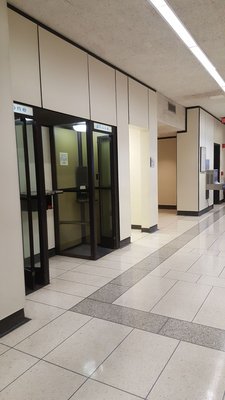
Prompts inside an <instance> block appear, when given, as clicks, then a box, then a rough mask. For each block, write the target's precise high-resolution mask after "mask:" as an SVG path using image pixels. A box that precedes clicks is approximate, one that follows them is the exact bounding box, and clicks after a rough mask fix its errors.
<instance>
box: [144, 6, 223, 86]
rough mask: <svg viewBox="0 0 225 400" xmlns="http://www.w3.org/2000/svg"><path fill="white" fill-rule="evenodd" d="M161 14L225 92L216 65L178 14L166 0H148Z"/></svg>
mask: <svg viewBox="0 0 225 400" xmlns="http://www.w3.org/2000/svg"><path fill="white" fill-rule="evenodd" d="M147 1H148V2H149V3H150V4H151V5H153V6H154V7H155V9H156V10H157V11H158V12H159V14H160V15H161V16H162V17H163V18H164V19H165V20H166V22H167V23H168V24H169V25H170V26H171V28H172V29H173V30H174V31H175V32H176V34H177V35H178V36H179V37H180V39H181V40H182V41H183V42H184V43H185V44H186V46H187V47H188V48H189V50H190V51H191V52H192V54H194V56H195V57H196V58H197V59H198V61H199V62H200V63H201V64H202V65H203V67H204V68H205V69H206V70H207V71H208V73H209V74H210V75H211V77H212V78H213V79H214V80H215V81H216V82H217V83H218V85H219V86H220V87H221V89H222V90H223V91H224V92H225V81H224V80H223V78H222V77H221V76H220V74H219V73H218V72H217V70H216V68H215V67H214V65H213V64H212V63H211V61H210V60H209V59H208V57H207V56H206V55H205V53H204V52H203V51H202V50H201V48H200V47H199V46H198V44H197V42H196V41H195V40H194V39H193V37H192V36H191V34H190V32H189V31H188V30H187V29H186V28H185V26H184V24H183V23H182V22H181V21H180V19H179V18H178V17H177V16H176V14H175V13H174V11H173V10H172V8H171V7H169V6H168V4H167V3H166V1H165V0H147Z"/></svg>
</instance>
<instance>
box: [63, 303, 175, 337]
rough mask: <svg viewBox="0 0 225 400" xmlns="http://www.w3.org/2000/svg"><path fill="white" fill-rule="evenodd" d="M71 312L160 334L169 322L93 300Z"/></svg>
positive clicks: (160, 317) (74, 308)
mask: <svg viewBox="0 0 225 400" xmlns="http://www.w3.org/2000/svg"><path fill="white" fill-rule="evenodd" d="M70 311H73V312H77V313H80V314H85V315H89V316H91V317H95V318H101V319H104V320H107V321H111V322H116V323H117V324H122V325H126V326H130V327H132V328H137V329H142V330H145V331H148V332H152V333H158V332H159V331H160V329H161V328H162V327H163V325H165V323H166V321H167V320H168V318H167V317H164V316H161V315H157V314H153V313H152V314H150V313H148V312H145V311H140V310H134V309H132V308H128V307H122V306H118V305H116V304H107V303H101V302H99V301H95V300H91V299H85V300H83V301H82V302H80V303H79V304H77V305H75V306H74V307H72V308H71V310H70Z"/></svg>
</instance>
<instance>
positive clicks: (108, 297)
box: [88, 283, 127, 303]
mask: <svg viewBox="0 0 225 400" xmlns="http://www.w3.org/2000/svg"><path fill="white" fill-rule="evenodd" d="M126 291H127V287H126V286H119V285H113V284H111V283H108V284H107V285H105V286H103V287H102V288H100V289H99V290H97V291H96V292H94V293H93V294H91V295H90V296H89V297H88V298H89V299H93V300H98V301H103V302H105V303H113V302H114V301H115V300H116V299H118V297H120V296H121V295H122V294H123V293H124V292H126Z"/></svg>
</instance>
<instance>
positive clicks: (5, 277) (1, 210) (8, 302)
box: [0, 0, 26, 328]
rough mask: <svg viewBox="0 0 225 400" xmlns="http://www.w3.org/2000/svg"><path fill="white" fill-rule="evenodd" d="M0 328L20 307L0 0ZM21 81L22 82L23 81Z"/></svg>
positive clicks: (0, 0)
mask: <svg viewBox="0 0 225 400" xmlns="http://www.w3.org/2000/svg"><path fill="white" fill-rule="evenodd" d="M0 54H1V57H0V140H1V146H0V188H1V196H0V328H1V320H4V319H5V318H6V317H9V316H11V315H12V314H14V313H16V312H17V311H19V310H22V309H23V307H24V299H25V292H24V271H23V252H22V234H21V217H20V200H19V187H18V171H17V153H16V139H15V128H14V120H13V110H12V104H13V101H12V95H11V79H10V61H9V34H8V16H7V5H6V1H5V0H0ZM24 84H26V83H25V82H24Z"/></svg>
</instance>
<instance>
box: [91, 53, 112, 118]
mask: <svg viewBox="0 0 225 400" xmlns="http://www.w3.org/2000/svg"><path fill="white" fill-rule="evenodd" d="M88 60H89V82H90V108H91V119H92V120H94V121H99V122H105V123H107V124H110V125H117V121H116V81H115V79H116V74H115V70H114V69H113V68H111V67H109V66H108V65H106V64H104V63H102V62H101V61H98V60H97V59H95V58H93V57H91V56H88Z"/></svg>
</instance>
